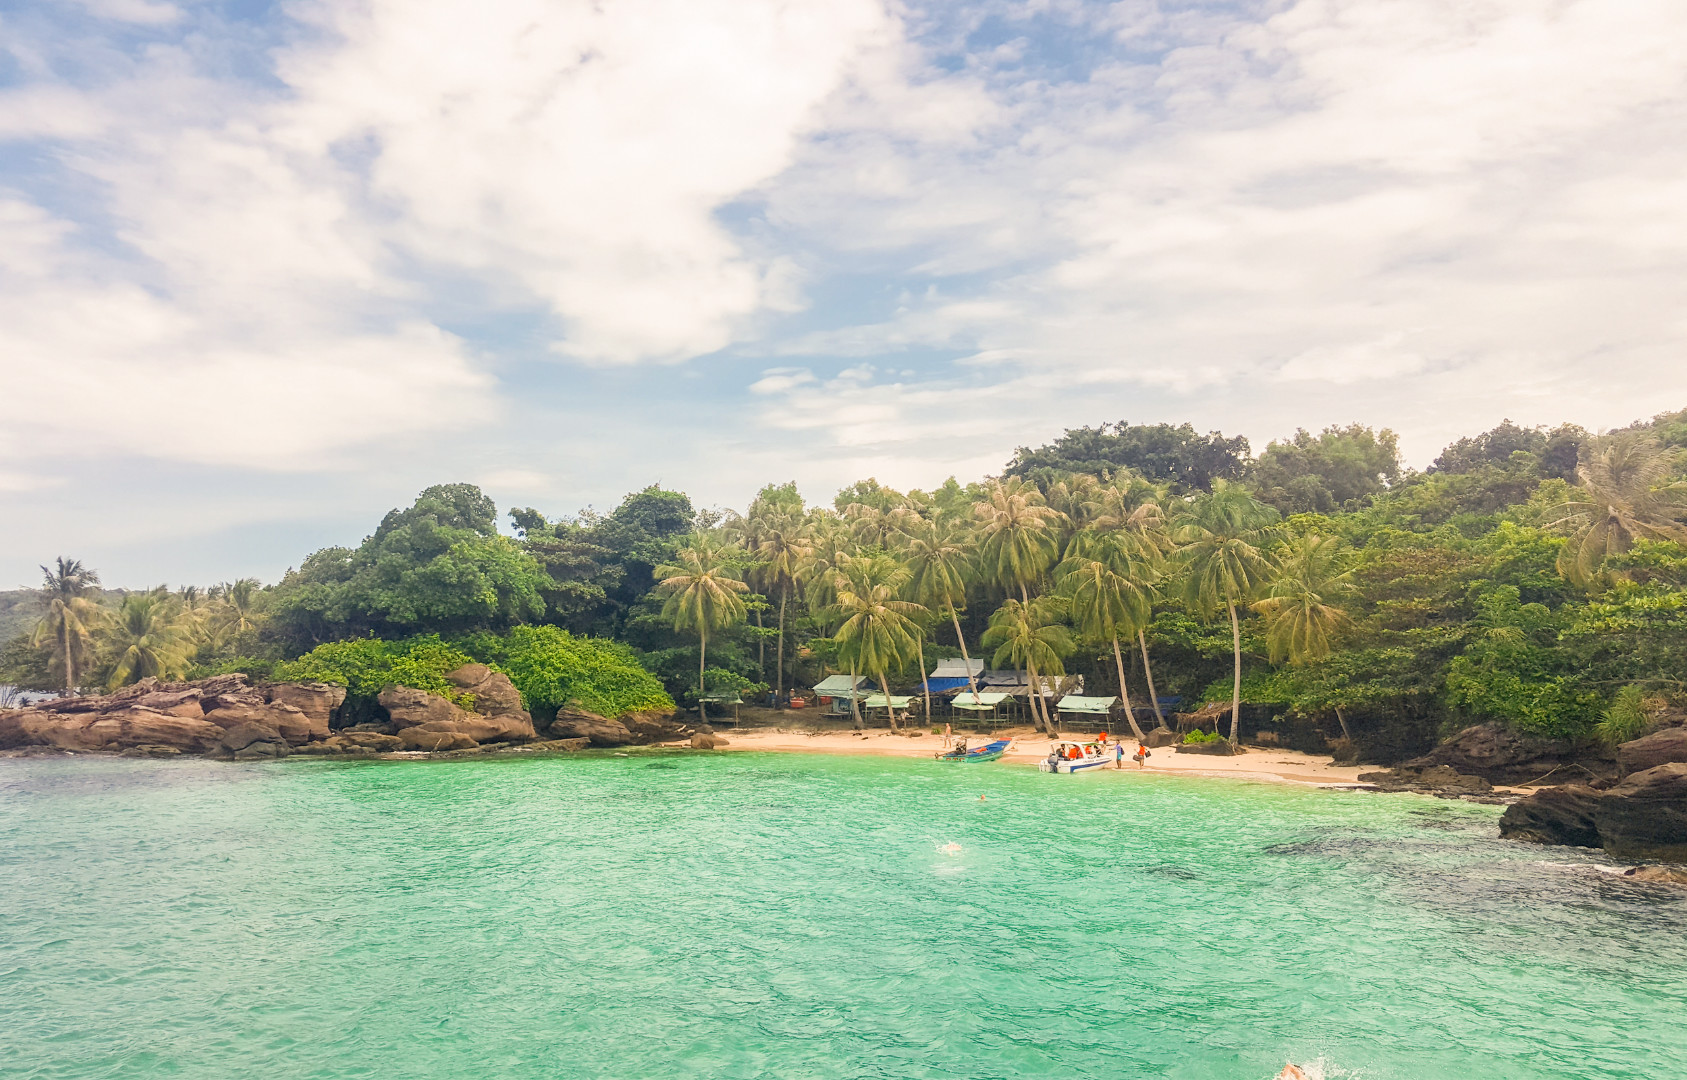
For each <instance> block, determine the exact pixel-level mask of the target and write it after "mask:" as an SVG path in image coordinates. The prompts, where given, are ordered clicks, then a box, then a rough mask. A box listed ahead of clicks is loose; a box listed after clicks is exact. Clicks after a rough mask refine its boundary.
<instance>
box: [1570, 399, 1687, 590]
mask: <svg viewBox="0 0 1687 1080" xmlns="http://www.w3.org/2000/svg"><path fill="white" fill-rule="evenodd" d="M1678 457H1679V454H1678V453H1677V452H1676V451H1675V450H1672V449H1668V448H1666V447H1665V446H1664V445H1663V444H1662V443H1660V442H1659V441H1658V440H1657V439H1656V438H1654V437H1653V436H1651V435H1648V434H1645V433H1644V432H1637V431H1626V432H1623V433H1621V434H1618V435H1612V436H1608V437H1606V438H1603V439H1594V440H1590V441H1589V442H1588V443H1587V444H1586V445H1584V446H1583V447H1582V452H1581V462H1580V463H1579V464H1578V465H1577V466H1576V479H1577V480H1578V481H1579V482H1580V487H1578V488H1576V489H1574V490H1573V491H1572V492H1571V495H1570V498H1569V500H1568V501H1566V502H1564V503H1562V504H1561V505H1560V506H1558V507H1557V508H1556V509H1557V511H1558V512H1559V513H1560V514H1561V516H1560V517H1559V518H1558V520H1556V521H1554V522H1552V523H1551V524H1552V525H1553V526H1560V527H1567V528H1569V530H1570V542H1569V543H1568V544H1566V545H1565V546H1564V548H1563V549H1562V550H1561V551H1560V552H1559V553H1558V569H1559V572H1560V573H1562V574H1563V575H1564V576H1565V577H1567V578H1569V579H1570V580H1571V581H1573V582H1575V583H1576V584H1577V585H1580V586H1582V587H1584V588H1586V587H1588V586H1590V585H1592V584H1593V583H1594V582H1595V581H1596V580H1597V579H1598V576H1599V571H1600V568H1601V566H1602V565H1603V563H1604V561H1605V559H1606V558H1607V557H1609V556H1611V555H1615V554H1618V553H1620V552H1624V551H1627V550H1628V549H1629V548H1630V547H1632V546H1633V545H1634V541H1635V540H1636V539H1637V538H1644V539H1648V540H1674V541H1676V542H1678V543H1687V526H1683V524H1682V520H1683V519H1684V518H1687V482H1682V481H1679V480H1678V481H1674V482H1671V481H1670V479H1669V478H1670V474H1671V472H1672V471H1673V469H1674V467H1675V463H1676V459H1677V458H1678Z"/></svg>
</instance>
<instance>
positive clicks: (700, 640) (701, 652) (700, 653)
mask: <svg viewBox="0 0 1687 1080" xmlns="http://www.w3.org/2000/svg"><path fill="white" fill-rule="evenodd" d="M708 657H709V631H708V630H707V629H706V628H705V629H703V630H700V631H698V633H697V722H698V723H699V724H701V723H703V722H704V721H705V720H707V719H708V716H707V714H706V713H705V712H704V709H705V708H707V706H706V705H705V704H704V702H703V695H704V694H705V693H706V692H707V689H706V688H705V687H704V685H703V672H704V671H705V670H706V669H707V663H708Z"/></svg>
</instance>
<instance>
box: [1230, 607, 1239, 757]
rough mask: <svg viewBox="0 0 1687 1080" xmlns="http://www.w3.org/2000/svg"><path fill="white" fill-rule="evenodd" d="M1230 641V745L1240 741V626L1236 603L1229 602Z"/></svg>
mask: <svg viewBox="0 0 1687 1080" xmlns="http://www.w3.org/2000/svg"><path fill="white" fill-rule="evenodd" d="M1230 641H1231V644H1232V645H1233V646H1234V647H1235V649H1236V677H1235V679H1234V681H1232V683H1231V684H1230V745H1231V746H1235V745H1236V744H1237V742H1239V741H1240V739H1239V738H1238V732H1239V731H1240V729H1241V725H1242V624H1241V623H1239V622H1237V621H1236V602H1235V601H1234V600H1232V601H1231V602H1230Z"/></svg>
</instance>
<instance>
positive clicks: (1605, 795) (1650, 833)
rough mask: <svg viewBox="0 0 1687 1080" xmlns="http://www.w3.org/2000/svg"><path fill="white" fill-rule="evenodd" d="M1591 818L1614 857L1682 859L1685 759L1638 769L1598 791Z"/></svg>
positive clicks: (1685, 845) (1686, 831)
mask: <svg viewBox="0 0 1687 1080" xmlns="http://www.w3.org/2000/svg"><path fill="white" fill-rule="evenodd" d="M1593 820H1594V824H1595V825H1596V826H1597V827H1598V829H1599V839H1600V842H1601V844H1602V845H1603V846H1604V848H1605V850H1606V851H1607V852H1608V853H1609V854H1611V855H1612V856H1613V857H1615V858H1619V859H1657V860H1660V861H1663V862H1687V762H1679V761H1677V762H1670V763H1669V764H1667V765H1659V766H1657V767H1655V768H1651V769H1647V770H1646V771H1644V772H1637V773H1635V774H1634V775H1632V776H1629V777H1627V778H1626V779H1624V780H1623V782H1622V783H1620V784H1618V785H1617V786H1616V787H1613V788H1611V789H1610V790H1609V791H1605V792H1601V793H1600V796H1599V802H1598V803H1597V804H1596V805H1595V807H1594V812H1593Z"/></svg>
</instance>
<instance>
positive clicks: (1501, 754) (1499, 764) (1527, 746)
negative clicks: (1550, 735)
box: [1403, 724, 1576, 784]
mask: <svg viewBox="0 0 1687 1080" xmlns="http://www.w3.org/2000/svg"><path fill="white" fill-rule="evenodd" d="M1575 757H1576V751H1575V747H1574V746H1572V745H1571V744H1570V743H1567V742H1563V741H1559V740H1550V739H1536V738H1532V737H1530V736H1527V735H1522V734H1520V733H1518V732H1516V731H1513V730H1512V729H1510V728H1508V727H1505V726H1503V725H1500V724H1476V725H1474V726H1472V727H1467V728H1465V729H1464V730H1463V731H1460V732H1459V733H1458V734H1456V735H1454V736H1452V737H1451V738H1449V739H1447V740H1446V741H1445V742H1443V743H1442V744H1441V745H1440V746H1437V747H1436V748H1435V749H1433V750H1431V751H1430V752H1429V753H1427V754H1425V755H1424V756H1423V757H1420V758H1416V759H1414V760H1412V761H1408V762H1406V763H1405V765H1404V766H1403V767H1404V768H1415V769H1429V768H1433V767H1434V766H1437V765H1446V766H1449V767H1451V768H1452V769H1454V770H1456V771H1457V772H1460V773H1463V774H1466V775H1469V776H1480V777H1482V778H1483V779H1484V780H1487V781H1489V782H1491V783H1495V784H1507V783H1512V784H1515V783H1523V782H1527V781H1530V780H1533V779H1536V778H1539V777H1540V776H1541V775H1542V774H1543V773H1549V772H1550V771H1551V770H1552V769H1553V768H1555V767H1557V766H1560V765H1565V764H1569V763H1570V762H1571V761H1573V760H1574V759H1575Z"/></svg>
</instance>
